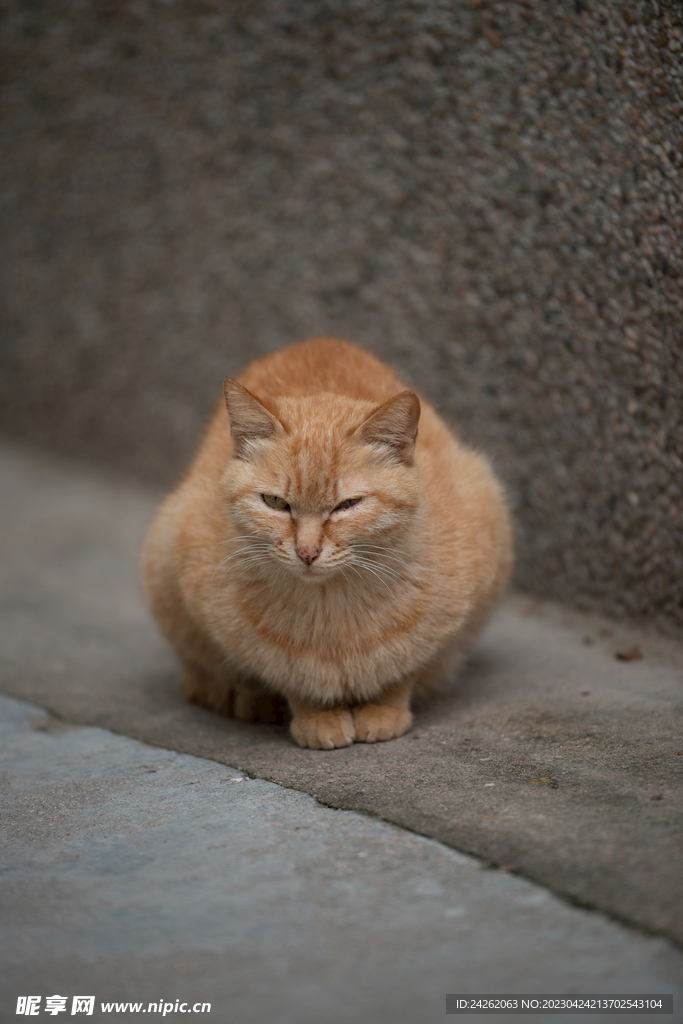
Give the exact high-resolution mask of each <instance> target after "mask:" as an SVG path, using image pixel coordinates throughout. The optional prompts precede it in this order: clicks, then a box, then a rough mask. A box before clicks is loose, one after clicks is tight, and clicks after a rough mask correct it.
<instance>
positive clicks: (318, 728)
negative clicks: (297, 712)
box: [289, 708, 356, 750]
mask: <svg viewBox="0 0 683 1024" xmlns="http://www.w3.org/2000/svg"><path fill="white" fill-rule="evenodd" d="M289 728H290V732H291V734H292V737H293V739H294V740H295V741H296V742H297V743H298V744H299V746H300V747H312V748H313V749H314V750H334V748H335V747H349V746H350V745H351V744H352V743H353V741H354V739H355V738H356V730H355V728H354V724H353V716H352V714H351V712H350V711H347V710H346V708H334V709H333V710H332V711H316V712H314V713H313V714H311V715H301V716H299V717H298V718H293V719H292V722H291V725H290V727H289Z"/></svg>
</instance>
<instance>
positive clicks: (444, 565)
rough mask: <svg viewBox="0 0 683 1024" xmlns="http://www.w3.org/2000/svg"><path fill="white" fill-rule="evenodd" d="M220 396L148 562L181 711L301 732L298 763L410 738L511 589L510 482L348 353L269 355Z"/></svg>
mask: <svg viewBox="0 0 683 1024" xmlns="http://www.w3.org/2000/svg"><path fill="white" fill-rule="evenodd" d="M224 395H225V404H223V402H221V404H220V406H219V408H218V410H217V411H216V413H215V415H214V417H213V419H212V421H211V423H210V425H209V428H208V432H207V434H206V436H205V438H204V441H203V443H202V445H201V447H200V449H199V452H198V454H197V456H196V459H195V461H194V463H193V464H192V466H191V468H190V470H189V472H188V474H187V475H186V477H185V478H184V480H183V481H182V482H181V483H180V485H179V486H178V488H177V489H176V490H175V491H174V492H173V493H172V494H171V495H170V497H168V498H167V499H166V501H165V502H164V504H163V505H162V507H161V509H160V510H159V512H158V514H157V516H156V518H155V519H154V520H153V522H152V524H151V526H150V528H149V531H148V534H147V537H146V540H145V544H144V548H143V556H142V569H143V586H144V590H145V592H146V596H147V599H148V602H149V605H150V608H151V610H152V612H153V614H154V616H155V617H156V620H157V623H158V625H159V627H160V629H161V631H162V633H163V634H164V635H165V636H166V638H167V640H168V641H169V643H170V644H171V646H172V647H173V648H174V650H175V652H176V654H177V656H178V658H179V659H180V662H181V663H182V666H183V670H184V671H183V676H182V679H181V688H182V690H183V692H184V694H185V696H186V697H188V698H189V699H190V700H193V701H196V702H198V703H200V704H203V705H205V706H208V707H210V708H214V709H215V710H217V711H221V712H223V713H226V714H230V715H233V716H234V717H236V718H239V719H244V720H249V721H269V722H281V721H283V720H286V719H287V718H289V720H290V731H291V735H292V737H293V739H294V740H295V741H296V743H298V744H299V745H300V746H302V747H312V748H317V749H333V748H335V747H345V746H348V745H349V744H351V743H353V742H354V741H357V742H365V743H373V742H375V741H379V740H390V739H392V738H394V737H398V736H402V735H403V734H404V733H406V732H407V731H408V729H409V728H410V726H411V724H412V720H413V716H412V712H411V702H412V701H413V699H416V698H419V697H420V696H422V695H424V694H426V693H428V692H429V691H431V690H433V689H435V688H436V687H437V686H438V685H439V684H440V683H442V682H443V681H444V680H445V679H448V678H450V677H451V676H452V675H453V673H454V672H455V670H456V668H457V667H458V665H459V664H460V662H461V661H462V659H463V657H464V655H465V654H466V652H467V650H468V648H469V646H470V644H471V642H472V640H473V638H474V637H475V635H476V634H477V633H478V631H479V630H480V629H481V628H482V626H483V625H484V623H485V622H486V620H487V619H488V617H489V615H490V613H491V611H492V610H493V608H494V606H495V604H496V602H497V601H498V600H499V598H500V597H501V596H502V594H503V592H504V590H505V587H506V585H507V582H508V578H509V576H510V571H511V566H512V558H513V555H512V529H511V524H510V517H509V514H508V510H507V505H506V500H505V496H504V494H503V490H502V488H501V486H500V484H499V483H498V481H497V480H496V478H495V476H494V475H493V473H492V470H491V468H490V466H489V464H488V462H487V461H486V459H484V458H483V457H482V456H481V455H479V454H475V453H474V452H473V451H471V450H470V449H468V448H466V447H465V446H463V445H462V444H460V443H459V442H458V441H457V440H456V439H455V437H454V436H453V434H452V433H451V432H450V430H449V429H448V427H447V426H446V425H445V423H444V422H443V421H442V420H441V419H440V418H439V416H438V415H437V414H436V412H435V411H434V410H433V409H432V408H431V407H430V406H429V405H428V404H427V403H426V402H423V401H421V400H420V399H419V398H418V396H417V394H416V393H415V392H414V391H412V390H409V389H407V388H406V387H405V386H404V385H403V384H402V383H401V381H400V380H399V379H398V378H397V377H396V376H395V375H394V373H393V371H392V370H391V369H389V367H388V366H386V365H384V364H383V363H381V362H379V361H378V360H377V359H375V358H374V357H373V356H371V355H370V354H368V353H367V352H365V351H363V350H361V349H359V348H356V347H355V346H353V345H351V344H349V343H348V342H344V341H335V340H332V339H327V338H314V339H312V340H309V341H305V342H303V343H301V344H298V345H293V346H291V347H289V348H286V349H283V350H281V351H279V352H276V353H274V354H273V355H269V356H266V357H265V358H263V359H259V360H257V361H256V362H254V363H252V364H251V365H250V366H249V367H248V368H247V369H246V370H245V371H244V373H242V375H241V376H240V377H239V379H237V380H231V379H229V378H226V379H225V382H224ZM226 408H227V412H226ZM418 423H419V433H418Z"/></svg>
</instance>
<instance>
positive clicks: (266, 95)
mask: <svg viewBox="0 0 683 1024" xmlns="http://www.w3.org/2000/svg"><path fill="white" fill-rule="evenodd" d="M682 28H683V10H682V8H681V6H680V4H679V3H677V2H676V0H657V2H654V0H625V2H621V0H619V2H612V0H604V2H597V0H519V2H500V3H492V2H489V0H470V2H464V0H463V2H461V0H457V2H456V0H422V2H409V0H249V2H246V0H231V2H230V3H224V2H222V0H216V2H211V0H175V2H173V0H165V2H162V0H120V2H116V0H109V2H104V0H98V2H95V0H90V2H87V0H80V2H79V0H50V2H47V0H43V2H41V0H32V2H31V3H28V2H23V3H19V2H16V0H3V3H2V21H1V23H0V33H1V36H2V46H3V58H2V62H1V64H2V75H3V86H2V93H1V100H0V103H1V114H2V125H3V128H2V133H3V134H2V140H3V141H2V146H3V149H2V159H1V161H0V199H1V204H2V212H1V216H2V231H1V232H0V249H1V251H0V257H1V259H2V289H3V304H4V321H3V334H2V343H1V357H2V366H1V376H0V422H1V425H2V428H3V429H4V431H5V432H8V433H10V434H12V435H15V436H19V437H23V438H28V439H31V440H34V441H37V442H39V443H43V444H49V445H52V446H54V447H55V448H56V449H60V450H65V451H69V452H72V453H75V454H78V455H81V456H86V457H88V458H91V459H94V460H100V461H104V462H106V463H109V464H111V465H114V466H118V467H119V468H123V469H126V470H129V471H132V472H135V473H137V474H139V475H142V476H145V477H147V478H150V479H154V480H157V481H162V482H170V481H171V480H172V479H173V478H174V477H175V475H176V474H177V473H178V472H179V471H180V470H181V468H182V467H183V465H184V464H185V462H186V461H187V459H188V458H189V457H190V455H191V453H192V451H193V448H194V447H195V445H196V443H197V439H198V437H199V435H200V433H201V430H202V427H203V424H204V422H205V419H206V416H207V413H208V411H209V409H210V408H211V406H212V405H213V402H214V401H215V399H216V397H217V396H218V395H219V393H220V383H221V380H222V377H223V375H224V374H225V373H231V374H234V373H235V372H237V371H238V370H239V368H240V367H241V366H242V365H243V364H244V363H245V362H247V361H248V360H249V359H250V358H251V357H253V356H255V355H258V354H262V353H264V352H266V351H268V350H271V349H274V348H276V347H278V346H280V345H282V344H285V343H289V342H292V341H296V340H299V339H301V338H303V337H305V336H307V335H310V334H318V333H329V334H333V335H339V336H344V337H347V338H349V339H351V340H355V341H357V342H359V343H361V344H363V345H365V346H367V347H369V348H371V349H372V350H374V351H375V352H376V353H377V354H379V355H380V356H383V357H385V358H387V359H389V360H390V361H391V362H392V363H393V364H394V365H395V366H396V368H397V369H398V370H399V371H400V372H402V373H403V375H404V376H405V378H406V379H407V380H408V381H410V382H411V383H413V384H414V385H415V386H417V387H418V388H419V389H420V390H421V391H423V393H424V394H425V395H427V396H428V397H430V398H431V399H432V400H433V401H435V402H436V404H437V406H438V407H439V409H440V410H441V411H442V413H443V414H444V415H445V416H446V417H447V418H448V419H449V420H450V421H451V422H452V423H453V424H455V425H456V426H457V428H458V429H459V430H460V432H461V434H462V435H464V437H465V438H467V439H468V440H470V441H471V442H472V443H474V444H475V445H477V446H482V447H483V448H485V449H486V450H487V451H489V452H490V453H491V454H492V456H493V458H494V461H495V462H496V464H497V466H498V468H499V470H500V472H501V473H502V474H503V476H504V477H505V479H506V480H507V482H508V485H509V489H510V493H511V496H512V500H513V503H514V505H515V507H516V511H517V518H518V523H519V567H518V577H517V581H518V584H519V585H521V586H522V587H524V588H526V589H528V590H530V591H532V592H535V593H538V594H541V595H548V596H552V597H555V598H558V599H560V600H563V601H569V602H574V603H575V604H579V605H582V606H584V607H595V608H600V609H602V610H603V611H606V612H608V613H612V614H616V615H619V616H631V617H649V618H651V619H653V620H655V621H657V622H658V623H659V624H660V625H661V626H663V627H664V628H665V629H669V630H675V629H676V628H677V627H680V625H681V624H682V623H683V504H682V498H683V461H682V458H683V422H682V421H683V413H682V410H683V328H682V323H683V316H682V314H683V259H682V255H683V254H682V243H681V235H682V231H683V188H682V184H681V183H682V181H683V50H682V46H681V43H682V38H681V37H682Z"/></svg>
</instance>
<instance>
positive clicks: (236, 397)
mask: <svg viewBox="0 0 683 1024" xmlns="http://www.w3.org/2000/svg"><path fill="white" fill-rule="evenodd" d="M223 394H224V395H225V404H226V407H227V410H228V416H229V417H230V437H231V439H232V450H233V452H234V453H235V455H236V456H237V458H238V459H248V458H249V451H250V449H251V448H252V446H253V444H254V442H258V441H266V440H267V439H268V438H270V437H275V436H276V435H277V434H279V433H281V432H282V424H281V423H280V421H279V419H278V418H277V417H276V416H273V414H272V412H268V410H267V409H266V407H265V405H263V403H262V402H260V401H259V399H258V398H257V397H256V395H252V393H251V391H247V389H246V388H244V387H242V385H241V384H238V383H237V381H236V380H231V379H230V377H226V378H225V380H224V381H223Z"/></svg>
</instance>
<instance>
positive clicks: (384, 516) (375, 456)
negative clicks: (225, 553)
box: [223, 379, 420, 580]
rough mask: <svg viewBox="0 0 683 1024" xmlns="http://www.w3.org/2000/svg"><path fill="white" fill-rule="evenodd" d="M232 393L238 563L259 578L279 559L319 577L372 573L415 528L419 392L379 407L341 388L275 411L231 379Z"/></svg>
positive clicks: (282, 403)
mask: <svg viewBox="0 0 683 1024" xmlns="http://www.w3.org/2000/svg"><path fill="white" fill-rule="evenodd" d="M225 399H226V405H227V409H228V415H229V417H230V432H231V438H232V455H231V458H230V460H229V463H228V466H227V469H226V472H225V474H224V477H223V487H224V491H225V495H226V501H227V504H228V509H229V512H230V515H231V517H232V520H233V523H234V524H235V526H236V534H237V536H236V538H235V548H236V555H235V557H234V563H235V567H236V568H238V567H239V566H241V565H242V566H246V567H248V570H249V571H253V572H254V574H259V573H263V572H267V571H271V572H272V569H273V565H274V564H277V563H278V562H279V563H281V564H282V565H284V566H286V567H287V569H289V571H291V572H292V573H294V574H295V575H296V576H297V577H298V578H301V579H309V580H325V579H329V578H330V577H331V576H333V575H335V574H337V573H342V574H343V570H344V567H345V566H354V568H355V571H356V572H362V573H363V572H365V570H366V569H367V565H368V564H370V565H371V564H372V563H373V562H374V561H376V557H373V552H374V555H375V556H376V555H377V554H378V553H380V552H381V551H384V550H386V551H391V548H392V545H394V544H396V543H398V541H399V538H400V537H401V536H402V535H403V534H405V532H406V531H407V530H409V529H410V528H411V527H412V525H413V522H414V513H415V510H416V507H417V504H418V500H419V479H418V470H417V466H416V465H415V459H414V449H415V439H416V437H417V425H418V420H419V416H420V402H419V399H418V397H417V395H416V394H415V393H414V392H413V391H403V392H401V393H400V394H398V395H396V396H395V397H394V398H391V399H389V401H387V402H385V403H384V404H383V405H380V406H379V408H378V407H377V405H376V404H372V403H371V402H367V401H361V400H356V399H353V398H349V397H346V396H344V395H336V394H331V393H323V394H316V395H308V396H303V397H296V398H281V399H279V400H278V401H277V404H275V403H271V406H270V408H266V406H265V405H264V404H263V403H262V402H261V401H260V400H259V399H258V398H256V396H254V395H252V394H251V392H249V391H247V390H246V389H245V388H243V387H242V385H240V384H238V383H237V382H236V381H233V380H229V379H226V381H225ZM240 539H242V540H243V542H244V545H245V547H244V548H243V549H240V548H238V545H239V543H240ZM239 550H244V552H245V557H244V559H241V558H240V557H239V555H238V554H237V552H238V551H239ZM364 564H365V568H364Z"/></svg>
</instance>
